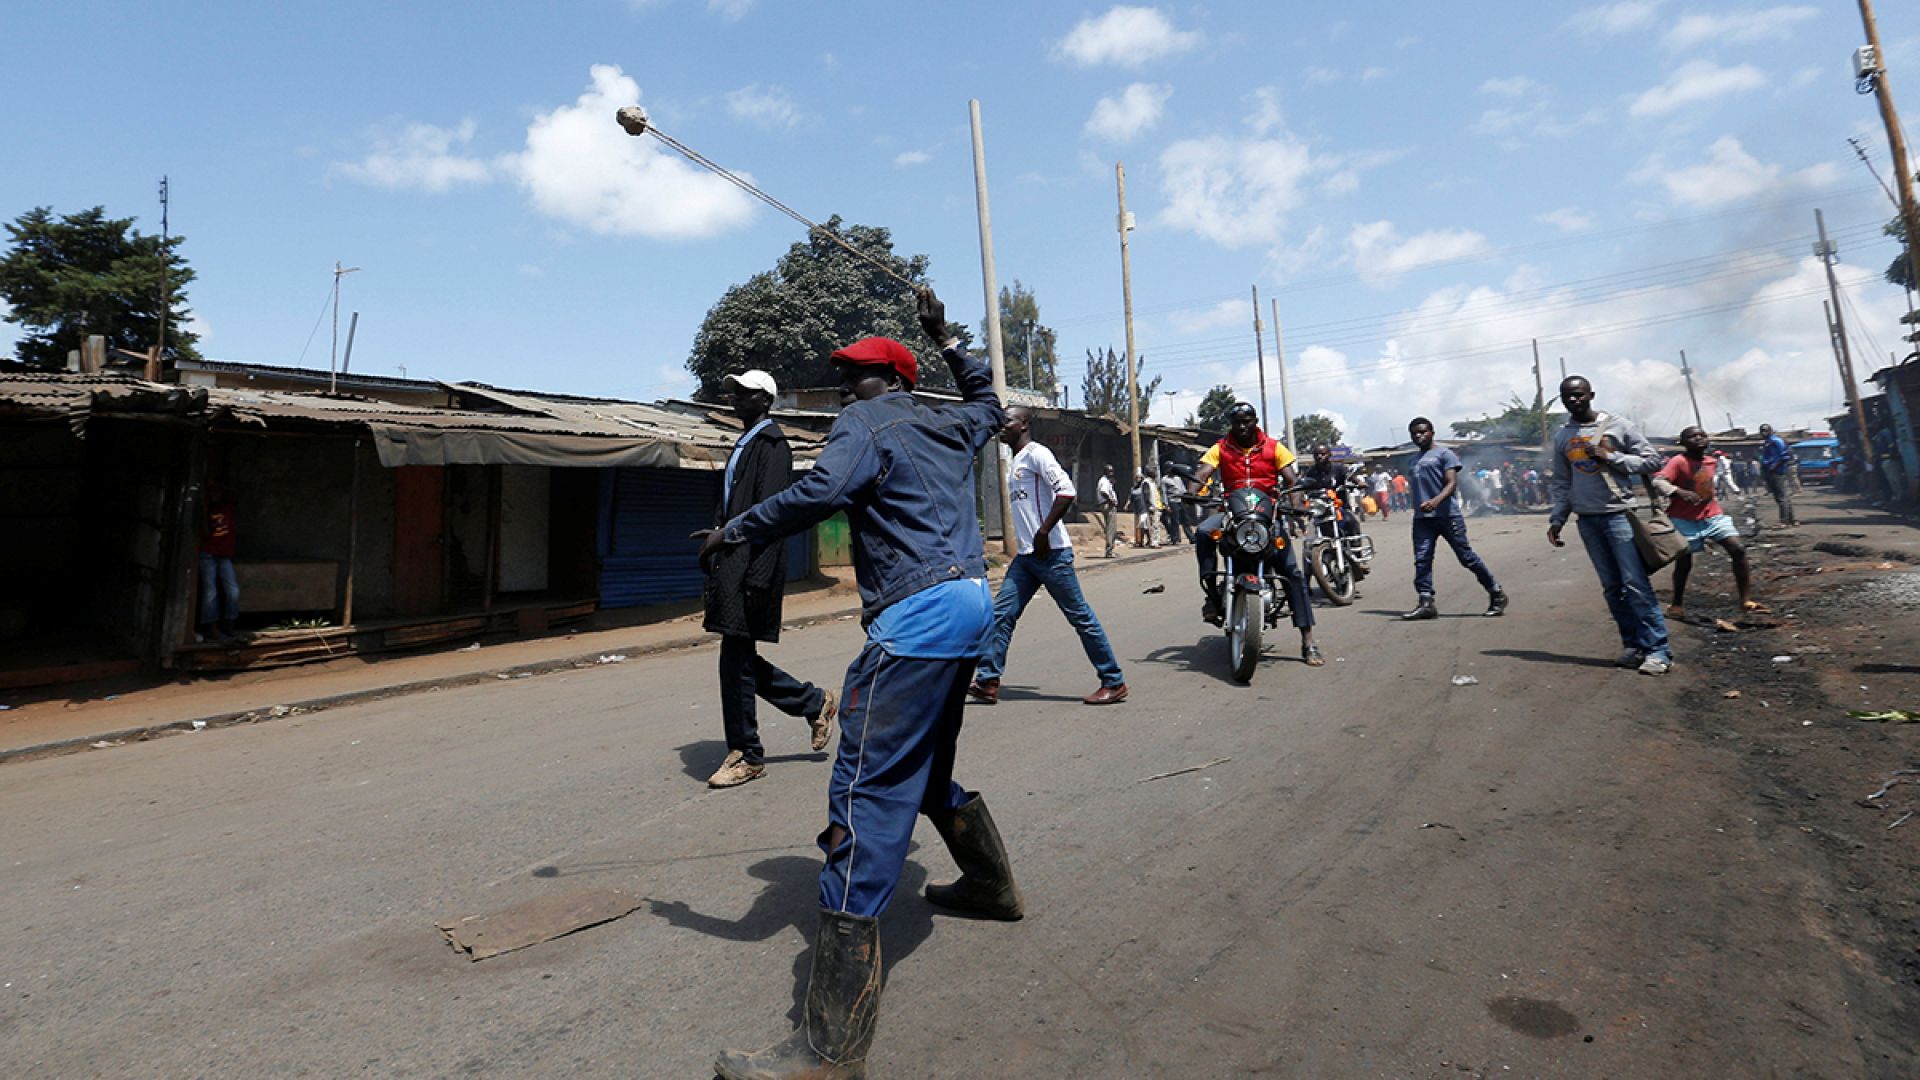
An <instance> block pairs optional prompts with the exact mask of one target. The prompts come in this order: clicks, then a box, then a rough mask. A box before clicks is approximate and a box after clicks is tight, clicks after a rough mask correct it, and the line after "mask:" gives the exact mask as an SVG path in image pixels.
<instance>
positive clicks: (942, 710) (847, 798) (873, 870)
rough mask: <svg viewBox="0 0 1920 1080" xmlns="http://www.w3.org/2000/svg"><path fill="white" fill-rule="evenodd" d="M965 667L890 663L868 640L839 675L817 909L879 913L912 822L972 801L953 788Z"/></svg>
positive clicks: (968, 664)
mask: <svg viewBox="0 0 1920 1080" xmlns="http://www.w3.org/2000/svg"><path fill="white" fill-rule="evenodd" d="M973 663H974V662H973V661H972V660H915V659H909V658H907V657H901V656H894V655H893V654H891V653H889V652H887V651H886V649H884V648H882V647H881V646H880V645H879V644H878V643H877V642H875V641H873V640H871V639H869V640H868V641H867V644H866V647H865V648H863V649H861V650H860V655H859V656H858V657H856V658H855V659H854V661H853V665H852V666H851V667H849V668H847V684H846V688H845V690H843V691H842V692H841V695H840V699H841V703H842V704H841V708H840V750H839V753H838V754H837V755H835V757H834V760H833V777H832V779H831V780H829V781H828V784H827V822H828V825H827V828H826V830H825V831H823V832H821V834H820V840H819V842H820V849H821V850H822V851H824V852H825V853H826V856H827V863H826V866H824V867H822V868H821V871H820V906H821V907H822V908H825V909H827V910H828V911H840V912H845V913H847V914H850V915H860V916H865V917H872V916H877V915H879V914H880V913H881V912H882V911H884V910H886V906H887V901H889V900H890V899H892V898H893V889H894V886H895V885H897V884H899V882H900V871H901V869H902V868H903V867H905V865H906V862H907V848H908V846H909V845H910V844H911V843H912V841H913V826H914V823H915V821H916V820H918V818H919V816H920V815H921V814H929V813H939V812H942V811H947V810H953V809H957V808H958V807H960V806H961V805H963V804H965V803H966V801H967V800H968V799H969V798H971V797H972V796H971V795H970V794H969V793H968V792H967V791H966V789H964V788H962V787H961V786H960V785H959V784H956V783H954V782H953V757H954V746H955V744H956V742H957V741H958V739H959V737H960V718H961V713H962V710H963V709H964V708H965V707H966V700H967V680H968V679H970V678H972V677H973ZM836 832H837V833H838V835H837V837H836Z"/></svg>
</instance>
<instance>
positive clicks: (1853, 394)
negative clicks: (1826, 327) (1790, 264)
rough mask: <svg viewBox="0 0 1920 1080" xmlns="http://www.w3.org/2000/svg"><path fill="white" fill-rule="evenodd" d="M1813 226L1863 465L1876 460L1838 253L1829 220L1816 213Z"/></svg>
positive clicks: (1841, 377) (1844, 382)
mask: <svg viewBox="0 0 1920 1080" xmlns="http://www.w3.org/2000/svg"><path fill="white" fill-rule="evenodd" d="M1813 223H1814V225H1815V226H1816V227H1817V228H1818V229H1819V230H1820V246H1819V247H1817V248H1815V249H1814V252H1815V254H1817V255H1819V256H1820V263H1821V265H1823V266H1825V267H1826V268H1827V291H1828V292H1829V293H1830V294H1832V296H1833V330H1834V336H1835V337H1837V338H1838V339H1839V342H1840V384H1841V386H1842V387H1843V388H1844V389H1845V390H1846V393H1847V404H1848V405H1849V406H1850V407H1851V408H1852V411H1853V426H1854V440H1855V442H1857V443H1858V444H1859V451H1860V457H1859V458H1858V460H1859V461H1860V462H1862V463H1871V462H1872V461H1873V451H1872V450H1871V449H1870V448H1869V447H1868V444H1867V410H1866V407H1865V406H1864V405H1862V404H1861V402H1860V388H1859V387H1858V386H1856V385H1855V384H1854V381H1853V347H1852V345H1851V344H1849V343H1848V341H1847V321H1846V316H1845V315H1843V314H1842V313H1841V311H1840V279H1839V278H1838V277H1836V276H1835V275H1834V273H1833V260H1834V257H1835V255H1836V253H1837V251H1838V249H1837V248H1835V247H1834V246H1833V245H1832V244H1831V243H1829V242H1828V241H1827V218H1826V215H1825V214H1822V213H1821V212H1820V211H1818V210H1815V211H1814V212H1813Z"/></svg>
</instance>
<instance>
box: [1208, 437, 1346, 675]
mask: <svg viewBox="0 0 1920 1080" xmlns="http://www.w3.org/2000/svg"><path fill="white" fill-rule="evenodd" d="M1227 422H1228V428H1227V435H1226V437H1225V438H1223V439H1221V440H1220V441H1219V442H1217V443H1214V444H1213V446H1212V447H1211V448H1210V449H1208V451H1207V452H1206V454H1205V455H1204V456H1203V457H1201V459H1200V464H1199V465H1197V466H1195V468H1194V470H1193V476H1192V477H1190V478H1189V479H1188V481H1187V485H1188V490H1190V491H1193V492H1196V493H1197V492H1199V491H1200V490H1201V488H1202V487H1204V486H1205V485H1206V484H1207V482H1208V481H1209V480H1211V479H1212V478H1213V476H1214V474H1215V473H1219V474H1220V480H1221V484H1220V493H1221V494H1222V495H1224V494H1226V493H1227V492H1230V491H1234V490H1236V489H1238V488H1243V487H1248V486H1252V487H1257V488H1259V489H1260V490H1261V491H1264V492H1266V493H1267V494H1268V495H1272V496H1276V497H1277V493H1278V492H1279V490H1280V488H1281V487H1283V486H1285V487H1292V486H1293V485H1294V484H1296V483H1297V482H1298V474H1297V473H1296V472H1295V471H1294V467H1293V462H1294V457H1293V451H1291V450H1289V449H1287V447H1286V445H1285V444H1284V443H1281V442H1280V441H1279V440H1277V439H1275V438H1273V437H1272V436H1270V435H1268V434H1267V433H1266V432H1264V431H1262V430H1260V414H1259V412H1258V411H1256V410H1255V409H1254V407H1253V406H1252V405H1250V404H1248V403H1247V402H1244V401H1242V402H1239V403H1237V404H1235V405H1234V407H1233V408H1232V409H1230V410H1228V411H1227ZM1329 456H1331V455H1329ZM1225 528H1226V512H1225V510H1224V509H1216V510H1214V511H1213V512H1212V513H1211V514H1208V515H1207V517H1206V518H1205V519H1204V520H1203V521H1201V522H1200V528H1199V531H1198V533H1197V535H1195V536H1194V538H1193V547H1194V554H1195V556H1196V557H1197V559H1198V562H1199V564H1200V588H1201V591H1202V592H1203V593H1205V595H1206V603H1205V604H1204V605H1203V606H1202V607H1201V609H1200V617H1201V618H1203V619H1205V620H1207V621H1208V622H1210V623H1212V624H1214V625H1215V626H1218V625H1220V624H1221V623H1222V622H1223V621H1224V620H1225V619H1226V606H1225V598H1224V597H1223V596H1221V595H1220V593H1219V592H1217V591H1216V590H1215V588H1214V585H1213V575H1214V574H1215V572H1216V571H1217V570H1218V569H1219V566H1220V545H1219V542H1218V541H1217V540H1216V539H1215V537H1216V536H1217V535H1218V534H1219V533H1220V532H1221V531H1222V530H1223V529H1225ZM1275 531H1276V533H1277V534H1278V535H1280V536H1285V530H1284V529H1276V530H1275ZM1267 557H1268V558H1269V559H1271V560H1272V561H1273V564H1274V565H1275V567H1276V568H1277V570H1278V571H1279V576H1280V580H1281V581H1282V582H1283V583H1284V584H1285V586H1286V590H1287V602H1288V607H1289V608H1291V609H1292V612H1293V625H1294V627H1295V628H1297V629H1298V630H1299V631H1300V659H1302V660H1304V661H1306V664H1307V666H1308V667H1321V666H1323V665H1325V664H1326V662H1327V661H1326V658H1325V657H1323V656H1322V655H1321V654H1320V646H1318V645H1316V644H1315V643H1314V640H1313V604H1312V602H1311V601H1309V600H1308V599H1307V581H1306V578H1305V577H1304V576H1302V574H1301V572H1300V566H1299V564H1298V563H1297V562H1295V561H1294V558H1293V545H1292V544H1288V545H1286V546H1285V547H1282V548H1279V549H1278V550H1276V551H1272V552H1270V553H1269V554H1268V556H1267Z"/></svg>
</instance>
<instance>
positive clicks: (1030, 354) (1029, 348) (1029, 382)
mask: <svg viewBox="0 0 1920 1080" xmlns="http://www.w3.org/2000/svg"><path fill="white" fill-rule="evenodd" d="M1014 284H1016V285H1018V284H1019V282H1018V281H1015V282H1014ZM1039 388H1040V387H1039V384H1038V383H1036V382H1034V381H1033V320H1032V319H1028V320H1027V389H1029V390H1037V389H1039Z"/></svg>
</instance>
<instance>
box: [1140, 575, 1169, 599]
mask: <svg viewBox="0 0 1920 1080" xmlns="http://www.w3.org/2000/svg"><path fill="white" fill-rule="evenodd" d="M1166 591H1167V584H1166V582H1164V581H1160V580H1159V579H1157V578H1156V579H1155V580H1154V581H1152V582H1150V583H1149V584H1148V585H1147V587H1146V588H1144V589H1141V590H1140V595H1141V596H1147V595H1149V594H1151V593H1163V592H1166Z"/></svg>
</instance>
